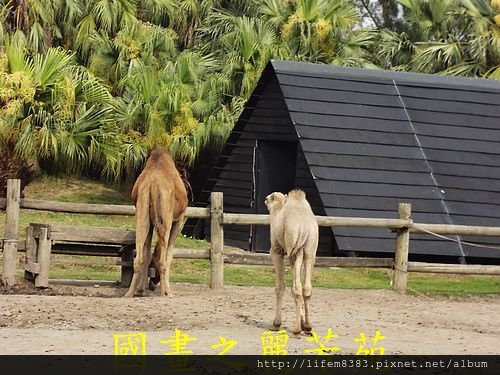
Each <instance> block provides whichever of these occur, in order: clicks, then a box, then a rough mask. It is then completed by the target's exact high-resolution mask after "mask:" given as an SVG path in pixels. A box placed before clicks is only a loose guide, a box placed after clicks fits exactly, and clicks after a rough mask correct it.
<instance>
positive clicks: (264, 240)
mask: <svg viewBox="0 0 500 375" xmlns="http://www.w3.org/2000/svg"><path fill="white" fill-rule="evenodd" d="M256 151H257V152H256V160H255V161H256V163H255V169H256V170H255V176H256V184H255V186H256V192H255V212H256V213H258V214H267V213H268V211H267V207H266V205H265V203H264V199H266V196H267V195H269V194H270V193H272V192H274V191H281V192H282V193H284V194H286V193H288V192H289V191H290V190H292V189H293V188H294V187H295V168H296V165H297V143H293V142H277V141H258V143H257V150H256ZM252 234H253V235H252V243H251V249H252V250H253V251H258V252H268V251H269V247H270V241H269V226H268V225H255V226H253V233H252Z"/></svg>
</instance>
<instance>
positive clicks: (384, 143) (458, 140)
mask: <svg viewBox="0 0 500 375" xmlns="http://www.w3.org/2000/svg"><path fill="white" fill-rule="evenodd" d="M499 107H500V84H499V83H498V82H497V81H494V80H480V79H467V78H457V77H444V76H437V75H426V74H412V73H400V72H388V71H378V70H369V69H353V68H341V67H335V66H331V65H320V64H310V63H296V62H285V61H271V62H270V63H269V65H268V66H267V67H266V69H265V70H264V72H263V73H262V77H261V78H260V80H259V82H258V85H257V87H256V89H255V91H254V92H253V94H252V96H251V97H250V99H249V100H248V102H247V104H246V107H245V109H244V111H243V112H242V114H241V116H240V118H239V121H238V122H237V124H236V126H235V127H234V130H233V132H232V133H231V135H230V137H229V139H228V141H227V145H226V147H225V149H224V151H223V153H222V156H221V158H220V160H219V161H218V163H217V165H216V166H215V168H214V170H213V172H212V174H211V176H210V177H209V179H208V180H207V182H206V184H205V187H204V191H203V192H202V194H201V195H200V196H199V198H198V202H197V206H200V207H203V206H205V205H208V204H209V196H210V193H211V192H212V191H221V192H223V193H224V206H225V211H226V212H233V213H257V214H263V213H267V212H266V209H265V207H264V203H263V200H264V197H265V196H266V195H267V194H269V193H270V192H272V191H282V192H287V191H288V190H290V189H291V188H292V187H300V188H302V189H303V190H305V191H306V193H307V195H308V199H309V200H310V202H311V205H312V207H313V210H314V212H315V213H316V214H317V215H322V216H323V215H326V216H354V217H365V218H384V217H394V218H395V217H397V216H395V213H394V208H395V207H397V205H398V203H399V202H408V203H411V205H412V217H413V219H414V220H415V221H418V222H424V223H433V224H454V225H476V226H500V168H498V166H499V165H500V147H499V145H500V143H499V142H500V126H499V124H500V112H499V111H498V108H499ZM190 224H191V227H188V229H191V230H192V233H197V230H201V228H202V227H203V225H202V224H198V226H197V227H196V224H197V223H190ZM205 229H207V225H205ZM266 231H267V228H266V227H262V226H251V225H247V226H227V227H226V228H225V237H226V242H227V243H229V244H234V245H237V246H239V247H242V248H247V249H251V250H255V251H268V246H267V244H268V242H269V240H268V238H267V237H266V236H267V234H266ZM455 239H456V242H454V243H451V242H449V241H444V240H441V239H439V238H436V237H431V236H426V235H425V236H424V235H423V236H418V238H415V239H413V240H412V251H411V253H410V256H411V258H412V259H413V260H432V261H445V262H457V261H459V262H462V263H463V262H465V261H467V262H470V263H474V262H481V263H483V264H484V263H493V264H497V263H499V262H500V255H499V252H498V251H496V250H494V249H491V248H488V246H491V245H493V246H497V245H499V244H500V241H499V240H498V239H497V238H491V237H490V238H488V237H474V238H471V237H469V236H468V235H459V236H457V237H455ZM394 241H395V237H394V233H389V232H387V231H386V230H383V229H376V228H372V229H366V228H362V229H361V228H354V227H345V228H323V230H322V235H321V243H320V247H319V250H318V253H319V254H320V255H324V256H328V255H354V254H358V255H360V256H387V257H393V256H394ZM467 242H480V243H482V244H483V245H485V247H483V248H475V247H472V246H469V245H468V243H467Z"/></svg>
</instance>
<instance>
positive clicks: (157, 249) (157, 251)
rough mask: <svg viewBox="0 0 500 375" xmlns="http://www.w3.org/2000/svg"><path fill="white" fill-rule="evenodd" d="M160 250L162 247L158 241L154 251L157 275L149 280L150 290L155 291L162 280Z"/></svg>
mask: <svg viewBox="0 0 500 375" xmlns="http://www.w3.org/2000/svg"><path fill="white" fill-rule="evenodd" d="M160 251H161V248H160V246H159V244H158V243H157V244H156V246H155V251H154V253H153V265H154V268H155V277H154V278H152V279H150V280H149V290H151V291H154V290H155V289H156V285H157V284H158V283H159V282H160Z"/></svg>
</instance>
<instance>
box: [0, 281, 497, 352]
mask: <svg viewBox="0 0 500 375" xmlns="http://www.w3.org/2000/svg"><path fill="white" fill-rule="evenodd" d="M173 290H174V293H175V294H174V295H173V296H172V297H167V298H160V297H155V296H154V295H153V294H150V295H148V296H146V297H143V298H134V299H123V298H119V297H121V296H122V295H123V294H124V293H125V289H122V288H118V287H116V286H109V285H107V286H106V285H99V284H96V285H90V286H68V285H54V286H53V287H52V288H51V289H48V290H46V291H33V290H32V289H31V286H27V285H21V287H19V288H17V289H15V290H13V291H5V290H4V291H3V293H2V294H1V295H0V354H113V353H114V335H115V334H127V333H136V332H142V333H144V334H145V335H146V353H147V354H162V353H165V352H171V351H172V348H171V347H170V346H169V344H168V343H162V342H161V341H163V340H168V339H169V338H170V336H172V335H173V334H174V333H175V329H179V330H181V333H186V334H188V335H189V337H192V338H196V340H193V341H189V342H188V343H187V348H186V349H187V350H191V351H192V352H193V354H216V353H217V350H216V349H214V348H211V346H212V345H216V344H219V343H221V341H220V338H219V337H223V338H225V339H227V340H228V341H229V340H234V341H236V345H235V346H233V347H232V348H231V349H230V351H229V352H227V354H261V353H262V344H261V336H262V334H263V332H265V331H267V330H268V329H269V328H270V323H271V321H272V319H273V314H274V298H275V297H274V288H271V287H239V286H226V287H225V288H224V290H222V291H217V292H215V291H212V290H210V289H209V288H208V286H205V285H191V284H173ZM27 293H31V294H27ZM312 298H313V299H312V323H313V331H314V332H316V333H317V335H318V336H320V338H319V339H318V340H319V343H323V344H324V347H326V348H328V347H333V346H337V347H339V348H340V349H341V351H340V352H336V353H339V354H355V353H356V351H357V349H358V347H359V343H358V342H355V341H354V339H357V338H359V337H360V333H361V332H363V333H364V334H365V336H366V337H367V338H369V337H373V336H374V335H375V331H376V330H379V331H380V333H381V334H382V335H383V336H384V337H385V338H384V339H382V340H380V341H378V343H377V344H376V345H373V344H372V342H371V341H370V340H367V341H366V345H365V347H367V348H370V347H379V346H381V347H383V348H384V349H385V353H386V354H500V314H499V312H500V296H489V297H472V298H463V299H457V298H453V299H450V298H446V297H432V298H431V297H425V296H401V295H398V294H396V293H394V292H392V291H389V290H342V289H333V290H332V289H320V288H316V289H314V291H313V297H312ZM283 320H284V323H283V328H284V329H286V330H288V334H289V335H290V338H289V339H288V342H287V343H286V349H287V351H288V354H303V353H304V351H305V350H307V349H315V348H318V344H316V343H315V342H314V341H311V337H309V336H305V335H301V336H299V337H292V334H291V332H290V330H291V328H292V326H293V320H294V303H293V300H292V297H291V295H290V292H289V290H287V294H286V296H285V304H284V314H283ZM328 329H331V330H332V332H333V333H335V334H337V335H338V337H336V338H330V340H329V341H328V342H326V341H325V336H326V335H327V331H328ZM218 350H221V349H218Z"/></svg>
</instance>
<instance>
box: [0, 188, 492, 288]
mask: <svg viewBox="0 0 500 375" xmlns="http://www.w3.org/2000/svg"><path fill="white" fill-rule="evenodd" d="M210 203H211V204H210V208H195V207H189V208H188V209H187V212H186V217H187V218H203V219H210V231H211V233H210V237H211V246H210V250H209V251H206V250H198V251H192V250H189V251H182V250H181V251H179V250H177V251H176V254H175V255H174V256H177V257H182V258H191V259H209V260H210V286H211V288H213V289H219V288H222V287H223V284H224V282H223V280H224V262H226V263H233V264H245V265H271V264H272V263H271V258H270V255H269V254H256V253H251V252H248V253H247V252H245V253H239V254H224V225H229V224H232V225H269V223H270V217H269V215H258V214H235V213H224V210H223V195H222V193H220V192H214V193H212V194H211V200H210ZM21 208H23V209H31V210H43V211H52V212H66V213H79V214H82V213H83V214H102V215H134V214H135V207H134V206H125V205H103V204H81V203H64V202H52V201H43V200H33V199H20V181H19V180H9V181H8V189H7V198H6V199H0V210H3V209H6V216H5V235H4V240H3V253H4V255H3V261H4V266H3V275H2V283H3V284H4V285H7V286H9V285H14V283H15V270H16V252H17V250H18V245H19V246H20V247H21V248H22V247H23V245H24V244H23V242H21V241H19V240H18V232H19V210H20V209H21ZM398 213H399V219H374V218H356V217H328V216H317V217H316V219H317V221H318V224H319V225H320V226H326V227H365V228H386V229H388V230H391V231H395V232H396V241H395V258H394V260H393V259H388V258H347V257H318V258H317V261H316V266H317V267H376V268H392V269H393V271H394V272H393V279H392V287H393V289H394V290H395V291H397V292H400V293H405V292H406V284H407V274H408V272H433V273H456V274H488V275H500V266H483V265H450V264H429V263H422V262H408V254H409V248H410V233H429V232H432V233H434V234H439V235H449V234H455V235H471V236H474V235H478V236H500V227H480V226H464V225H441V224H417V223H414V222H413V220H412V219H411V205H410V204H407V203H400V204H399V207H398Z"/></svg>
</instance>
